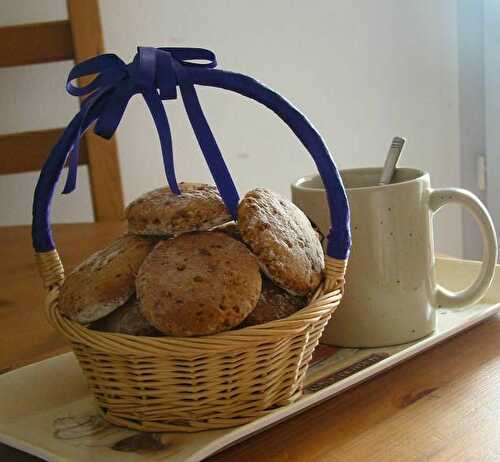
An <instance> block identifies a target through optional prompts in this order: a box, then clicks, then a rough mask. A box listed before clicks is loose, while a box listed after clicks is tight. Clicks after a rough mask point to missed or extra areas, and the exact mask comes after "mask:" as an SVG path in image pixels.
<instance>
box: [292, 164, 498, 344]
mask: <svg viewBox="0 0 500 462" xmlns="http://www.w3.org/2000/svg"><path fill="white" fill-rule="evenodd" d="M340 174H341V176H342V179H343V181H344V185H345V187H346V190H347V197H348V199H349V204H350V207H351V231H352V242H353V247H352V251H351V256H350V258H349V264H348V268H347V274H346V290H345V294H344V296H343V298H342V303H341V305H340V307H339V309H338V310H337V311H336V313H335V314H334V315H333V317H332V321H331V322H330V323H329V324H328V325H327V327H326V329H325V332H324V334H323V337H322V341H324V342H326V343H329V344H332V345H339V346H345V347H378V346H386V345H396V344H400V343H407V342H411V341H413V340H417V339H419V338H421V337H424V336H426V335H429V334H430V333H432V332H433V331H434V329H435V327H436V308H439V307H462V306H465V305H469V304H472V303H474V302H476V301H477V300H479V299H480V298H481V297H482V296H483V295H484V293H485V292H486V290H487V289H488V287H489V286H490V284H491V281H492V279H493V273H494V270H495V264H496V260H497V240H496V234H495V229H494V227H493V223H492V221H491V217H490V215H489V213H488V211H487V210H486V208H485V207H484V205H483V204H482V203H481V202H480V201H479V199H478V198H477V197H476V196H474V195H473V194H472V193H470V192H469V191H465V190H463V189H457V188H444V189H431V185H430V179H429V174H428V173H425V172H422V171H420V170H416V169H411V168H400V169H397V170H396V172H395V175H394V179H393V182H392V183H391V184H389V185H383V186H379V185H378V179H379V178H380V174H381V169H380V168H363V169H352V170H344V171H342V172H340ZM292 199H293V201H294V202H295V204H296V205H297V206H298V207H300V208H301V209H302V210H303V211H304V213H305V214H306V215H307V216H308V217H309V218H310V219H311V220H312V221H313V222H314V223H315V224H316V225H317V226H318V227H319V228H320V230H321V231H322V232H323V233H327V232H328V230H329V229H330V219H329V213H328V207H327V202H326V196H325V191H324V189H323V185H322V182H321V179H320V177H319V176H318V175H314V176H310V177H305V178H301V179H299V180H297V181H296V182H295V183H294V184H293V185H292ZM448 203H456V204H460V205H463V206H464V207H466V208H467V209H468V210H469V211H470V212H471V213H472V215H473V216H474V217H475V218H476V220H477V222H478V224H479V228H480V230H481V233H482V237H483V248H484V251H483V263H482V266H481V270H480V273H479V275H478V277H477V279H476V281H475V282H474V283H473V284H472V285H471V286H470V287H468V288H466V289H464V290H462V291H460V292H451V291H449V290H447V289H445V288H443V287H441V286H440V285H439V284H438V283H437V282H436V280H435V275H434V242H433V237H432V215H433V214H434V213H435V212H437V211H438V210H439V209H440V208H441V207H442V206H444V205H446V204H448Z"/></svg>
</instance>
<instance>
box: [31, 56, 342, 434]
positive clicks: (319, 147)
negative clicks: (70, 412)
mask: <svg viewBox="0 0 500 462" xmlns="http://www.w3.org/2000/svg"><path fill="white" fill-rule="evenodd" d="M174 58H175V54H174ZM204 70H205V71H210V72H219V73H221V74H215V77H214V75H213V74H210V76H209V77H207V76H206V75H205V74H203V72H201V73H199V70H198V73H194V74H192V75H191V80H193V81H195V83H201V84H205V85H212V86H221V87H224V88H226V89H232V90H234V91H238V92H239V93H241V94H245V95H246V96H250V97H251V98H253V99H255V100H257V101H259V102H261V103H263V104H265V105H266V106H268V107H269V108H271V109H272V110H274V111H275V112H276V113H277V114H278V115H279V116H280V117H281V118H282V119H283V120H284V121H285V122H286V123H287V124H288V125H289V126H290V127H291V128H292V130H293V131H294V132H295V134H296V135H297V136H298V137H299V139H300V140H301V141H302V143H303V144H304V145H305V146H306V148H307V149H308V150H309V152H310V153H311V154H312V155H313V158H314V159H315V161H316V164H317V165H318V170H319V171H320V174H321V176H322V178H323V182H324V184H325V187H326V190H327V196H328V201H329V205H330V210H331V214H332V222H334V223H338V225H337V227H336V229H335V230H332V233H331V235H330V241H329V247H328V254H329V256H327V257H326V268H325V273H324V279H323V281H322V284H321V286H320V288H319V289H318V291H317V292H316V294H315V295H314V297H313V298H312V300H311V302H310V304H309V305H308V306H307V307H305V308H303V309H302V310H300V311H298V312H297V313H295V314H293V315H292V316H290V317H288V318H286V319H282V320H277V321H273V322H269V323H267V324H262V325H257V326H251V327H246V328H243V329H239V330H233V331H228V332H223V333H220V334H216V335H211V336H206V337H198V338H172V337H163V338H161V337H160V338H153V337H135V336H129V335H124V334H113V333H103V332H98V331H93V330H90V329H87V328H86V327H85V326H82V325H80V324H78V323H75V322H73V321H71V320H69V319H67V318H66V317H63V316H61V314H60V313H59V311H58V295H59V288H60V286H61V284H62V282H63V281H64V270H63V265H62V263H61V261H60V259H59V255H58V253H57V249H56V248H55V244H54V243H53V241H52V237H51V233H50V217H49V210H50V203H51V200H52V196H53V192H54V187H55V184H56V182H57V180H58V178H59V176H60V172H61V170H62V167H63V165H64V161H65V159H66V156H67V153H68V150H69V149H70V147H71V146H72V144H73V143H74V142H75V140H74V139H72V138H71V136H67V137H66V138H65V135H63V137H62V139H61V141H60V142H59V143H58V145H56V147H55V148H54V150H53V151H52V153H51V155H50V156H49V159H48V160H47V163H46V164H45V166H44V169H43V170H42V172H41V174H40V179H39V182H38V185H37V189H36V191H35V199H34V209H33V211H34V218H33V240H34V247H35V250H36V258H37V262H38V267H39V271H40V274H41V276H42V278H43V281H44V285H45V287H46V290H47V300H46V311H47V316H48V319H49V321H50V323H51V324H52V325H53V326H54V327H55V328H56V329H57V330H58V331H59V332H61V333H62V334H63V335H64V336H65V337H66V338H67V339H68V340H69V341H70V342H71V344H72V347H73V350H74V352H75V354H76V356H77V358H78V361H79V363H80V365H81V367H82V369H83V371H84V373H85V375H86V378H87V381H88V384H89V386H90V389H91V390H92V392H93V394H94V396H95V399H96V401H97V403H98V405H99V407H100V409H101V410H102V413H103V416H104V418H105V419H106V420H107V421H109V422H111V423H113V424H116V425H120V426H125V427H128V428H132V429H136V430H141V431H184V432H195V431H200V430H205V429H215V428H224V427H231V426H235V425H240V424H243V423H246V422H249V421H251V420H253V419H255V418H258V417H261V416H263V415H266V414H267V413H269V412H272V410H273V409H274V408H275V407H276V406H282V405H286V404H288V403H291V402H293V401H294V400H296V399H297V398H298V397H299V396H300V394H301V390H302V385H303V380H304V376H305V373H306V370H307V366H308V363H309V361H310V359H311V356H312V353H313V351H314V348H315V347H316V345H317V344H318V341H319V338H320V336H321V334H322V332H323V329H324V327H325V325H326V323H327V322H328V321H329V319H330V317H331V315H332V313H333V312H334V311H335V309H336V308H337V307H338V305H339V303H340V299H341V296H342V290H343V285H344V274H345V268H346V263H347V255H348V251H349V247H350V234H349V214H348V206H347V200H346V197H345V191H344V189H343V185H342V182H341V180H340V177H339V175H338V172H337V170H336V168H335V165H334V163H333V161H332V159H331V156H330V155H329V153H328V150H327V148H326V146H325V145H324V143H323V141H322V139H321V137H320V136H319V135H318V134H317V132H316V131H315V130H314V128H313V127H312V126H311V125H310V124H309V123H308V122H307V120H306V119H305V118H304V117H303V116H302V115H301V114H300V113H299V112H298V111H297V110H296V109H295V108H294V107H293V106H291V105H290V103H288V102H287V101H285V100H284V99H282V98H281V97H280V96H279V95H277V94H276V93H274V92H273V91H272V90H270V89H268V88H266V87H264V86H263V85H262V84H260V83H258V82H256V81H254V80H253V79H249V78H248V77H246V76H242V75H241V74H234V73H225V72H222V71H215V70H212V69H210V70H208V69H204ZM228 75H229V77H228ZM70 76H71V74H70ZM218 79H219V80H220V82H223V83H224V85H222V83H220V82H219V80H218ZM207 81H209V83H207ZM218 82H219V83H220V85H219V84H218ZM242 82H243V83H242ZM243 84H244V85H247V87H245V88H244V85H243ZM70 127H71V124H70V126H68V131H69V130H70ZM79 135H80V133H79V132H78V136H79ZM214 178H215V179H216V183H218V186H219V190H221V194H222V196H223V199H224V200H225V202H226V204H227V205H228V207H229V208H230V209H231V206H230V204H228V201H227V200H226V197H225V195H224V191H223V189H224V188H223V187H222V188H221V185H220V184H219V182H217V178H216V177H215V176H214ZM219 179H220V178H219Z"/></svg>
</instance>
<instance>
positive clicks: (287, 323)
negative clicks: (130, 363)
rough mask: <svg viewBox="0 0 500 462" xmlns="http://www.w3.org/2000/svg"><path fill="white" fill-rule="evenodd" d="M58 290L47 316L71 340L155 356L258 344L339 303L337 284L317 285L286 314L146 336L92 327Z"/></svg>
mask: <svg viewBox="0 0 500 462" xmlns="http://www.w3.org/2000/svg"><path fill="white" fill-rule="evenodd" d="M58 294H59V286H55V287H53V288H52V289H50V290H49V291H48V294H47V297H46V310H47V316H48V319H49V322H50V323H51V324H52V326H53V327H54V328H55V329H56V330H58V331H59V332H60V333H61V334H62V335H64V337H65V338H67V339H68V340H70V341H71V342H72V343H79V344H84V345H87V346H90V347H91V348H93V349H96V350H100V351H103V352H105V353H111V352H112V350H116V349H118V350H122V349H123V350H127V354H131V355H133V356H144V355H145V353H146V355H150V356H154V355H155V353H154V350H157V353H158V354H164V353H165V352H166V351H174V350H175V351H177V352H179V351H184V352H186V351H191V352H194V351H197V352H199V351H200V349H202V351H201V352H200V354H205V353H207V352H210V351H214V350H220V351H227V350H228V347H229V346H231V345H232V347H233V351H234V352H237V351H236V349H235V347H237V346H238V345H240V344H245V345H249V344H255V345H257V344H262V343H267V342H276V341H279V340H280V339H285V338H287V337H290V336H294V335H298V334H300V333H301V332H303V331H304V330H306V329H307V328H308V327H309V326H310V324H314V323H316V322H317V321H318V320H319V319H321V318H323V317H325V316H328V317H329V316H331V314H332V313H333V312H334V311H335V309H336V308H337V306H338V305H339V304H340V300H341V298H342V289H341V288H337V289H335V290H333V291H329V292H326V293H325V292H324V291H323V287H320V289H319V290H318V291H317V293H316V294H315V296H314V297H313V298H312V300H311V301H310V302H309V304H308V305H307V306H305V307H304V308H302V309H300V310H299V311H297V312H296V313H294V314H292V315H291V316H288V317H287V318H283V319H277V320H274V321H270V322H267V323H264V324H257V325H255V326H248V327H244V328H241V329H235V330H229V331H225V332H219V333H217V334H212V335H206V336H200V337H169V336H165V337H147V336H135V335H128V334H119V333H113V332H100V331H94V330H91V329H89V328H88V327H87V326H85V325H82V324H79V323H78V322H76V321H72V320H71V319H69V318H67V317H65V316H64V315H62V314H61V313H60V312H59V309H58V306H57V305H58V304H57V301H58ZM143 350H147V352H146V351H143ZM123 353H125V351H123Z"/></svg>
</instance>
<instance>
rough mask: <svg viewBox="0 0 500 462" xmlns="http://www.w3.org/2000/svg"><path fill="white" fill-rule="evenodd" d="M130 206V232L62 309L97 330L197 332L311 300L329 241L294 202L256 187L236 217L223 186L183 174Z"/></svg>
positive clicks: (81, 274)
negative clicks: (174, 185) (173, 186)
mask: <svg viewBox="0 0 500 462" xmlns="http://www.w3.org/2000/svg"><path fill="white" fill-rule="evenodd" d="M179 187H180V190H181V194H180V195H177V194H174V193H173V192H172V191H171V190H170V189H169V188H160V189H156V190H154V191H151V192H148V193H146V194H144V195H143V196H141V197H139V198H138V199H136V200H135V201H133V202H132V203H131V204H130V205H129V206H128V207H127V209H126V217H127V221H128V233H127V234H126V235H124V236H122V237H120V238H118V239H116V240H115V241H113V242H112V243H111V244H110V245H109V246H108V247H106V248H105V249H103V250H100V251H99V252H96V253H95V254H93V255H91V256H90V257H89V258H87V259H86V260H85V261H84V262H82V263H81V264H80V265H79V266H78V267H76V268H75V269H74V270H73V271H72V272H71V273H70V274H69V275H68V276H67V278H66V280H65V282H64V284H63V286H62V288H61V291H60V294H59V309H60V311H61V312H62V313H63V314H64V315H65V316H67V317H69V318H70V319H72V320H74V321H77V322H79V323H82V324H86V325H89V327H90V328H91V329H95V330H99V331H103V332H115V333H121V334H128V335H142V336H165V335H167V336H175V337H191V336H201V335H211V334H216V333H218V332H222V331H226V330H230V329H235V328H243V327H247V326H253V325H257V324H262V323H266V322H270V321H273V320H276V319H282V318H285V317H288V316H290V315H291V314H293V313H295V312H296V311H298V310H300V309H301V308H303V307H304V306H306V305H307V303H308V300H309V297H310V296H311V294H312V293H313V292H314V291H315V289H316V288H317V287H318V286H319V284H320V282H321V278H322V271H323V268H324V255H323V249H322V246H321V243H320V241H319V239H318V236H317V234H316V232H315V231H314V229H313V228H312V226H311V224H310V222H309V220H308V219H307V217H306V216H305V215H304V214H303V212H302V211H301V210H300V209H298V208H297V207H296V206H295V205H294V204H292V203H291V202H290V201H288V200H286V199H284V198H282V197H280V196H279V195H277V194H275V193H273V192H272V191H269V190H266V189H255V190H253V191H250V192H248V193H247V194H246V196H245V197H244V198H243V199H242V200H241V202H240V204H239V207H238V221H237V222H233V221H231V220H232V218H231V216H230V214H229V212H228V210H227V209H226V207H225V205H224V202H223V201H222V199H221V197H220V195H219V193H218V192H217V189H216V188H215V187H214V186H210V185H206V184H198V183H181V184H180V185H179Z"/></svg>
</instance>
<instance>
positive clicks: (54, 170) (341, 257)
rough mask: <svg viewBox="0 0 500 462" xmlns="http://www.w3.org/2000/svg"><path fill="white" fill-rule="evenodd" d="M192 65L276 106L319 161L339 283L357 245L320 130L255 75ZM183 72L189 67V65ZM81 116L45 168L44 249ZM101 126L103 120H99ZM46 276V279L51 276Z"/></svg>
mask: <svg viewBox="0 0 500 462" xmlns="http://www.w3.org/2000/svg"><path fill="white" fill-rule="evenodd" d="M163 50H165V49H163ZM176 66H178V67H179V63H177V62H176ZM181 67H182V66H181ZM188 69H189V79H190V83H192V84H197V85H204V86H209V87H216V88H222V89H225V90H230V91H233V92H236V93H239V94H241V95H243V96H246V97H248V98H251V99H253V100H255V101H257V102H259V103H261V104H263V105H264V106H266V107H267V108H269V109H270V110H272V111H273V112H274V113H275V114H276V115H278V116H279V117H280V118H281V119H282V120H283V121H284V122H285V123H286V124H287V125H288V126H289V127H290V129H291V130H292V131H293V132H294V133H295V135H296V136H297V137H298V138H299V139H300V141H301V142H302V144H303V145H304V147H305V148H306V149H307V150H308V152H309V153H310V155H311V156H312V158H313V160H314V162H315V164H316V166H317V169H318V171H319V174H320V176H321V179H322V180H323V184H324V186H325V189H326V195H327V199H328V204H329V209H330V216H331V223H332V228H331V230H330V233H329V235H328V246H327V254H328V256H329V257H331V258H330V259H327V269H326V273H327V280H332V282H333V280H334V281H335V284H337V283H338V281H339V280H341V279H342V278H343V273H344V271H345V262H346V261H347V258H348V256H349V251H350V246H351V236H350V227H349V206H348V202H347V197H346V193H345V189H344V186H343V184H342V180H341V178H340V175H339V173H338V170H337V168H336V166H335V163H334V161H333V159H332V157H331V155H330V153H329V151H328V148H327V147H326V145H325V143H324V141H323V139H322V138H321V136H320V135H319V133H318V132H317V131H316V129H315V128H314V127H313V126H312V124H311V123H310V122H309V121H308V120H307V119H306V117H304V115H302V114H301V113H300V112H299V111H298V110H297V109H296V108H295V107H294V106H293V105H292V104H291V103H289V102H288V101H287V100H285V99H284V98H283V97H281V96H280V95H279V94H278V93H276V92H275V91H273V90H271V89H270V88H268V87H266V86H265V85H263V84H262V83H260V82H258V81H256V80H255V79H253V78H251V77H248V76H245V75H243V74H238V73H234V72H228V71H222V70H218V69H213V68H207V67H203V66H200V67H197V66H192V65H190V66H189V68H188ZM183 72H186V70H185V69H184V68H183ZM70 75H71V74H70ZM96 80H97V79H96ZM193 88H194V87H193ZM181 90H182V88H181ZM103 94H104V93H103ZM143 94H144V93H143ZM160 95H161V88H160ZM183 96H184V94H183ZM165 99H168V98H165ZM185 103H186V101H185ZM101 106H102V105H101ZM101 106H99V103H98V104H96V105H95V108H93V109H94V110H95V111H96V112H98V111H100V110H102V107H101ZM123 110H124V108H123ZM188 114H189V111H188ZM78 115H80V114H78ZM78 115H77V116H75V118H74V119H73V120H72V121H71V123H70V124H69V125H68V127H67V128H66V130H65V132H64V133H63V135H62V136H61V139H60V140H59V141H58V143H57V144H56V146H55V147H54V149H53V150H52V152H51V154H50V156H49V158H48V159H47V162H46V163H45V165H44V167H43V169H42V171H41V173H40V177H39V179H38V183H37V186H36V189H35V196H34V203H33V226H32V236H33V246H34V249H35V251H36V252H37V253H38V254H42V253H48V252H52V251H54V250H55V244H54V241H53V239H52V233H51V225H50V205H51V202H52V197H53V194H54V188H55V185H56V183H57V181H58V179H59V177H60V175H61V171H62V169H63V167H64V163H65V161H66V158H67V156H68V151H69V150H70V149H71V148H72V146H73V143H74V140H75V139H76V140H78V138H79V136H81V131H82V120H81V118H80V119H79V118H78ZM86 115H88V114H86ZM97 118H98V116H95V117H93V118H92V117H90V116H89V117H88V122H87V123H86V126H84V129H85V128H86V127H87V126H89V125H90V123H91V122H93V121H94V120H96V119H97ZM191 122H192V124H193V120H191ZM205 122H206V121H205ZM96 125H99V121H98V123H97V124H96ZM193 128H194V126H193ZM195 132H196V130H195ZM197 135H198V133H197ZM210 135H211V133H210ZM200 144H201V143H200ZM205 155H206V154H205ZM207 161H208V163H209V166H211V165H210V159H207ZM211 170H212V173H214V169H212V168H211ZM225 174H226V175H227V174H228V172H225ZM223 175H224V172H223ZM214 177H215V176H214ZM215 179H216V183H217V185H218V186H219V190H220V189H221V184H220V181H217V178H215ZM223 180H224V178H223ZM231 184H232V181H231ZM222 192H223V191H221V193H222ZM222 196H223V198H224V199H225V195H224V194H222ZM225 201H226V199H225ZM226 204H227V205H228V207H229V208H230V210H232V209H234V201H233V204H228V203H227V201H226ZM42 266H43V265H42ZM45 266H47V265H45ZM48 266H53V265H48ZM44 277H45V278H46V276H44Z"/></svg>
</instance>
